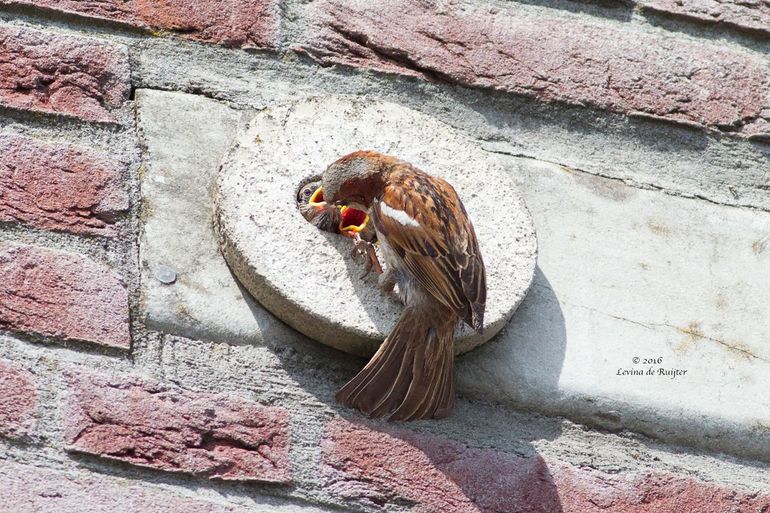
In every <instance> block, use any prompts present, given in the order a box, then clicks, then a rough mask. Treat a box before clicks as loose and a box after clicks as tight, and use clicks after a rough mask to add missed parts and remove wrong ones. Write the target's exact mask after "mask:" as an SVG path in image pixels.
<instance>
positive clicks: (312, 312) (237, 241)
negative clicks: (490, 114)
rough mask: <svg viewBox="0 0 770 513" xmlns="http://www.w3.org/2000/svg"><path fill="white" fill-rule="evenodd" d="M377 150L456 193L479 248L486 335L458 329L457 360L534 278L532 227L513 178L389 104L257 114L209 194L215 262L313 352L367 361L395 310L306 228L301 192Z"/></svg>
mask: <svg viewBox="0 0 770 513" xmlns="http://www.w3.org/2000/svg"><path fill="white" fill-rule="evenodd" d="M356 150H375V151H379V152H382V153H386V154H389V155H393V156H395V157H398V158H401V159H403V160H406V161H408V162H411V163H412V164H414V165H415V166H417V167H418V168H420V169H422V170H423V171H426V172H427V173H430V174H433V175H435V176H440V177H442V178H444V179H446V180H447V181H448V182H449V183H451V184H452V185H453V186H454V187H455V189H456V190H457V192H458V194H459V195H460V198H461V199H462V201H463V203H464V204H465V208H466V210H467V211H468V214H469V216H470V218H471V221H472V222H473V225H474V227H475V230H476V234H477V236H478V238H479V245H480V248H481V253H482V256H483V258H484V263H485V265H486V272H487V291H488V292H487V305H486V313H485V321H484V331H483V333H482V334H477V333H475V332H474V331H472V330H471V329H469V328H468V327H467V326H465V325H464V324H463V325H462V326H461V327H459V328H458V331H457V337H456V341H455V352H456V354H459V353H463V352H466V351H469V350H471V349H473V348H474V347H476V346H478V345H480V344H482V343H483V342H485V341H487V340H489V339H490V338H492V337H493V336H494V335H495V334H497V333H498V332H499V331H500V330H501V329H502V328H503V326H504V325H505V323H506V322H507V321H508V320H509V319H510V318H511V316H512V315H513V313H514V312H515V311H516V308H517V307H518V305H519V304H520V303H521V301H522V300H523V299H524V296H525V295H526V293H527V290H528V289H529V286H530V285H531V283H532V279H533V277H534V271H535V264H536V257H537V241H536V237H535V230H534V227H533V224H532V218H531V216H530V214H529V211H528V210H527V208H526V206H525V204H524V201H523V200H522V198H521V196H520V194H519V193H518V192H517V190H516V187H515V185H514V183H513V181H512V180H511V178H510V177H509V176H508V174H507V173H506V172H505V171H504V170H503V169H502V168H501V167H499V166H498V165H496V164H495V163H494V159H492V158H491V156H490V155H489V154H488V153H487V152H485V151H483V150H481V149H480V148H479V147H478V146H477V145H476V144H475V143H474V142H473V141H471V140H469V139H467V138H465V137H464V136H462V135H461V134H459V133H458V132H457V131H455V130H454V129H452V128H451V127H449V126H448V125H446V124H444V123H442V122H439V121H438V120H436V119H434V118H432V117H430V116H427V115H425V114H422V113H420V112H417V111H414V110H412V109H409V108H406V107H403V106H400V105H396V104H392V103H386V102H378V101H372V100H368V99H354V98H350V97H341V96H339V97H338V96H332V97H321V98H310V99H302V100H297V101H294V102H291V103H286V104H282V105H279V106H273V107H271V108H268V109H265V110H264V111H262V112H260V113H259V114H258V115H257V116H256V117H254V119H252V120H251V121H250V122H249V123H248V124H247V125H246V126H245V127H244V128H243V129H242V131H241V132H240V133H239V134H238V136H237V139H236V141H235V143H234V144H233V146H232V148H231V149H230V151H229V152H228V154H227V155H226V156H225V158H224V160H223V163H222V166H221V169H220V172H219V176H218V179H217V183H216V186H215V188H214V191H213V194H214V209H215V224H216V228H217V231H218V234H219V239H220V246H221V249H222V253H223V254H224V256H225V259H226V260H227V263H228V265H229V266H230V268H231V269H232V271H233V273H235V275H236V277H237V278H238V280H239V281H240V282H241V283H242V284H243V285H244V286H245V287H246V289H247V290H248V291H249V292H250V293H251V295H253V296H254V297H255V298H256V299H257V300H258V301H259V302H260V303H261V304H262V305H263V306H264V307H265V308H267V309H268V310H269V311H271V312H272V313H273V314H274V315H276V316H277V317H278V318H280V319H281V320H282V321H284V322H285V323H286V324H288V325H289V326H291V327H293V328H294V329H296V330H298V331H300V332H302V333H304V334H305V335H307V336H308V337H311V338H313V339H315V340H318V341H319V342H322V343H324V344H327V345H329V346H332V347H335V348H337V349H340V350H342V351H346V352H348V353H353V354H357V355H360V356H370V355H372V354H373V353H374V352H375V351H376V350H377V348H378V347H379V345H380V344H381V343H382V341H383V340H384V338H385V336H386V335H387V334H388V333H389V332H390V331H391V329H392V328H393V326H394V325H395V324H396V321H397V320H398V317H399V315H400V312H401V309H402V306H401V304H400V303H398V302H396V301H394V300H392V299H390V298H388V297H387V296H386V295H385V294H384V293H383V292H382V290H381V289H380V288H379V287H378V286H377V276H376V275H375V273H373V272H372V273H371V274H370V275H369V276H368V277H366V278H365V279H361V278H360V276H361V275H362V274H363V271H364V268H363V264H361V263H360V262H359V261H354V260H353V259H352V258H351V256H350V252H351V249H352V247H353V241H352V240H351V239H349V238H347V237H344V236H342V235H336V234H331V233H326V232H322V231H320V230H318V229H316V228H315V227H314V226H312V225H311V224H309V223H308V222H306V221H305V219H304V218H303V217H302V216H301V215H300V213H299V210H298V209H297V204H296V194H297V191H298V190H299V188H300V187H301V186H302V185H304V184H305V183H307V182H308V181H309V180H310V179H312V178H313V177H316V178H317V177H319V176H320V174H321V173H322V172H323V171H324V169H326V167H327V166H328V165H329V164H331V163H332V162H334V161H335V160H337V159H338V158H339V157H341V156H343V155H346V154H348V153H350V152H353V151H356Z"/></svg>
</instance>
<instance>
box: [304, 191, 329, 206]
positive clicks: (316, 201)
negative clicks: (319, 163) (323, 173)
mask: <svg viewBox="0 0 770 513" xmlns="http://www.w3.org/2000/svg"><path fill="white" fill-rule="evenodd" d="M307 204H308V205H309V206H311V207H313V208H317V209H321V208H326V202H325V201H324V188H323V187H319V188H318V189H316V190H315V192H314V193H313V195H312V196H310V199H309V200H308V202H307Z"/></svg>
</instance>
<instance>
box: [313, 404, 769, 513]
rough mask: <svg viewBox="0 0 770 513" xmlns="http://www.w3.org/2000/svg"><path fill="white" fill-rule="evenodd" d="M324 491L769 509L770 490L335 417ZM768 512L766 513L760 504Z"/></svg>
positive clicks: (566, 506) (427, 508) (452, 505)
mask: <svg viewBox="0 0 770 513" xmlns="http://www.w3.org/2000/svg"><path fill="white" fill-rule="evenodd" d="M322 451H323V460H322V465H323V470H322V477H323V479H324V482H325V488H326V490H327V491H328V492H330V493H331V494H333V495H335V496H337V497H340V498H342V499H344V500H348V501H355V502H360V503H363V504H369V505H380V506H382V505H385V504H387V503H414V504H415V505H416V506H415V509H414V511H420V512H442V513H449V512H457V513H461V512H462V513H469V512H483V513H502V512H511V511H515V512H517V513H528V512H532V513H535V512H537V513H539V512H543V511H549V512H552V511H553V512H560V513H573V512H574V513H592V512H601V511H613V512H618V513H619V512H634V513H657V512H661V511H714V512H716V511H734V512H745V513H748V512H750V511H751V512H753V511H765V510H767V509H768V508H770V495H762V494H756V493H747V492H743V491H738V490H731V489H729V488H725V487H721V486H717V485H713V484H709V483H704V482H699V481H696V480H693V479H690V478H687V477H684V476H676V475H670V474H660V473H617V474H608V473H604V472H600V471H597V470H594V469H587V468H579V467H575V466H572V465H569V464H566V463H563V462H558V461H552V460H545V459H543V458H542V457H540V456H539V455H534V456H519V455H515V454H508V453H502V452H498V451H495V450H492V449H473V448H469V447H467V446H466V445H465V444H463V443H460V442H457V441H453V440H448V439H446V438H442V437H440V436H437V435H430V434H417V433H414V432H410V431H407V430H404V429H400V428H395V427H392V426H387V427H376V428H375V427H373V425H372V426H369V425H366V424H354V423H351V422H348V421H346V420H339V419H338V420H334V421H332V422H330V423H329V424H328V425H327V426H326V429H325V435H324V440H323V442H322ZM763 508H764V509H763Z"/></svg>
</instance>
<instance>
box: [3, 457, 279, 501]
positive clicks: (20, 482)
mask: <svg viewBox="0 0 770 513" xmlns="http://www.w3.org/2000/svg"><path fill="white" fill-rule="evenodd" d="M0 504H2V506H1V507H0V511H3V512H7V513H11V512H13V513H41V512H45V513H73V512H78V513H124V512H136V513H149V512H152V513H247V512H249V511H252V512H253V511H255V510H254V509H250V508H245V507H244V508H241V507H238V506H231V505H225V504H216V503H213V502H208V501H205V500H197V499H190V498H185V497H180V496H178V495H175V494H173V493H170V492H168V491H166V490H163V489H160V488H156V487H154V486H152V485H151V484H148V483H145V482H137V481H130V480H127V479H119V478H113V477H107V476H101V475H98V474H85V473H81V472H72V471H68V472H62V471H57V470H51V469H44V468H40V467H33V466H31V465H22V464H19V463H12V462H9V461H1V460H0ZM276 510H277V508H276ZM259 511H267V512H269V511H274V510H273V509H272V508H269V507H263V508H261V509H260V510H259ZM281 511H283V509H281Z"/></svg>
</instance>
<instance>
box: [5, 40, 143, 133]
mask: <svg viewBox="0 0 770 513" xmlns="http://www.w3.org/2000/svg"><path fill="white" fill-rule="evenodd" d="M129 91H130V71H129V64H128V51H127V50H126V48H125V47H123V46H120V45H115V44H111V43H105V42H100V41H98V40H96V39H90V38H79V37H69V36H60V35H55V34H50V33H47V32H40V31H36V30H27V29H22V28H13V27H2V28H0V105H5V106H9V107H13V108H17V109H24V110H31V111H34V112H45V113H53V114H64V115H69V116H75V117H78V118H81V119H84V120H86V121H101V122H114V121H115V116H114V115H113V113H112V112H111V111H112V110H113V109H115V108H117V107H120V105H121V104H122V103H123V102H124V101H125V100H127V99H128V95H129Z"/></svg>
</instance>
